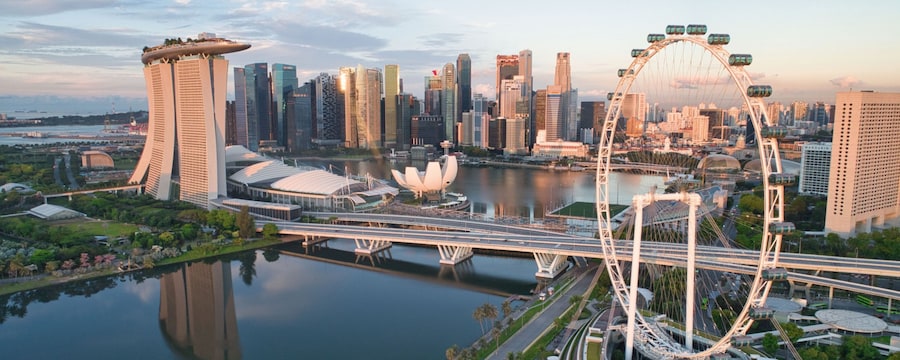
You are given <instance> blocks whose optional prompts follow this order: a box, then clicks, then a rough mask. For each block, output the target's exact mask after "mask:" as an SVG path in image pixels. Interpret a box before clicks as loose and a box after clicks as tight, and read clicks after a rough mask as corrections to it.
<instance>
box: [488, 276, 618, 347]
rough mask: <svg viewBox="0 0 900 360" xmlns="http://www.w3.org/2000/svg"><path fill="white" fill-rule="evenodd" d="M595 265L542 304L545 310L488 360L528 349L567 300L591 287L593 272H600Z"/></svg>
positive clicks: (560, 311)
mask: <svg viewBox="0 0 900 360" xmlns="http://www.w3.org/2000/svg"><path fill="white" fill-rule="evenodd" d="M600 270H601V269H599V268H598V267H597V266H596V265H593V267H592V268H591V269H590V270H588V271H585V272H583V273H581V274H580V275H579V277H578V278H576V280H575V283H574V284H572V286H570V287H569V288H568V289H566V290H564V292H563V293H561V294H559V295H558V296H555V297H554V299H555V300H553V302H552V303H550V300H548V303H547V304H544V305H545V306H546V308H545V309H544V311H542V312H541V313H539V314H538V315H537V316H536V317H535V318H533V319H532V320H531V321H529V322H528V323H527V324H525V326H523V327H522V328H521V329H519V331H518V332H516V334H515V335H513V336H512V337H511V338H509V339H508V340H506V342H504V343H503V344H501V345H500V348H499V349H497V351H495V352H494V353H492V354H491V355H490V356H488V357H487V359H489V360H494V359H496V360H502V359H506V354H508V353H516V352H523V351H525V349H527V348H528V346H529V345H531V344H532V343H533V342H534V341H535V340H537V339H538V338H540V337H541V335H543V334H544V332H545V331H546V330H547V329H548V328H549V327H551V326H552V325H553V321H554V320H556V319H557V318H559V317H560V316H562V315H563V313H565V311H566V309H568V308H569V298H571V297H572V296H575V295H584V293H585V292H586V291H587V290H588V287H589V286H590V285H591V280H593V276H594V271H600Z"/></svg>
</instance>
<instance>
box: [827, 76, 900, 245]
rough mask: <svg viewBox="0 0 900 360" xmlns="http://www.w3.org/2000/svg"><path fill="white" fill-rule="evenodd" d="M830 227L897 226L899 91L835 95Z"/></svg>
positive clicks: (846, 230)
mask: <svg viewBox="0 0 900 360" xmlns="http://www.w3.org/2000/svg"><path fill="white" fill-rule="evenodd" d="M835 105H836V106H835V115H836V116H835V124H834V133H833V136H832V141H831V143H832V149H831V154H832V156H831V166H830V170H831V172H830V174H829V176H828V179H829V180H828V189H829V194H828V208H827V212H826V215H825V231H827V232H833V233H837V234H839V235H841V236H842V237H848V236H855V235H856V234H857V233H860V232H864V233H867V232H871V231H872V230H873V229H874V228H879V227H884V226H894V225H896V224H897V218H898V215H900V166H898V164H900V142H898V141H897V139H900V93H875V92H866V91H864V92H842V93H838V94H837V99H836V101H835Z"/></svg>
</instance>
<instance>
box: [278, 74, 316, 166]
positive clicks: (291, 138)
mask: <svg viewBox="0 0 900 360" xmlns="http://www.w3.org/2000/svg"><path fill="white" fill-rule="evenodd" d="M315 85H316V83H315V81H309V82H307V83H305V84H303V86H300V87H299V88H297V89H294V90H293V91H291V92H290V93H289V94H288V97H287V98H286V99H285V111H284V115H285V116H284V118H285V121H286V123H287V124H286V126H287V129H286V130H285V136H284V138H285V141H286V142H285V145H284V147H285V149H286V150H287V151H288V152H290V153H295V154H297V153H300V152H301V151H303V150H309V149H310V148H312V134H313V129H314V124H313V122H314V119H315V112H316V110H315V105H316V100H315V99H314V97H315V94H316V90H315Z"/></svg>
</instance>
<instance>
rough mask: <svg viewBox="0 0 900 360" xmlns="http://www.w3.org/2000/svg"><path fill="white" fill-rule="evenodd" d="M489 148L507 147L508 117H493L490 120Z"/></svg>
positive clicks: (499, 148)
mask: <svg viewBox="0 0 900 360" xmlns="http://www.w3.org/2000/svg"><path fill="white" fill-rule="evenodd" d="M488 148H490V149H495V150H502V149H504V148H506V118H504V117H498V118H493V119H491V120H490V121H489V122H488Z"/></svg>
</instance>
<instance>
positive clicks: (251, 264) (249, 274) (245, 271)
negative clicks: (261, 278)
mask: <svg viewBox="0 0 900 360" xmlns="http://www.w3.org/2000/svg"><path fill="white" fill-rule="evenodd" d="M238 260H239V261H240V262H241V266H240V267H239V268H238V273H240V274H241V280H242V281H243V282H244V284H247V286H250V285H253V277H255V276H256V251H248V252H246V253H243V254H241V255H239V256H238Z"/></svg>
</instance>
